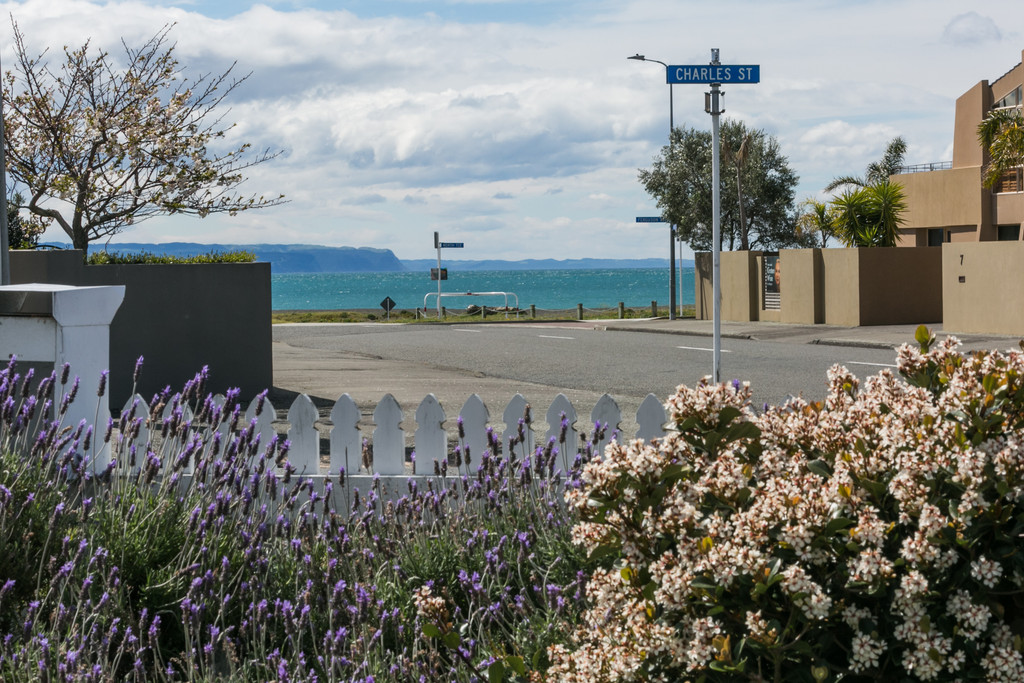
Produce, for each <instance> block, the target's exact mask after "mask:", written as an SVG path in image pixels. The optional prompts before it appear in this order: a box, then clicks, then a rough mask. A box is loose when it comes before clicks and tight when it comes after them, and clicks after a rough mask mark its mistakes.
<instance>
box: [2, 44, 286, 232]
mask: <svg viewBox="0 0 1024 683" xmlns="http://www.w3.org/2000/svg"><path fill="white" fill-rule="evenodd" d="M170 28H171V27H170V26H165V27H164V28H163V29H161V30H160V31H159V32H158V33H156V34H155V35H154V36H153V37H152V38H150V39H149V40H148V41H146V42H145V43H144V44H143V45H142V46H141V47H138V48H133V47H130V46H128V45H127V44H123V45H124V50H125V58H126V61H125V64H126V66H125V67H124V68H120V67H119V66H118V65H117V64H116V62H115V60H113V59H112V58H111V57H110V55H109V54H108V53H107V52H102V51H101V52H93V51H91V50H90V44H89V42H88V41H87V42H86V43H85V44H84V45H82V46H81V47H79V48H77V49H74V50H72V49H69V48H67V47H65V48H64V59H63V63H62V64H61V68H60V70H59V71H52V70H51V69H50V68H49V67H48V65H47V63H46V62H45V61H44V58H45V56H46V53H45V52H43V53H42V54H40V55H39V56H37V57H32V56H30V54H29V53H28V50H27V48H26V46H25V40H24V35H23V34H22V33H21V32H20V31H19V30H18V27H17V25H16V24H15V25H14V44H15V67H14V70H13V71H9V72H7V73H6V75H5V78H4V88H3V104H4V144H5V146H6V152H7V164H8V169H7V170H8V173H9V174H10V177H11V178H12V179H13V181H14V183H15V185H16V186H20V187H21V188H22V189H23V190H24V196H25V197H26V198H27V201H25V202H24V204H23V205H22V206H19V208H25V209H27V210H28V211H29V212H30V213H31V214H32V215H34V216H37V217H38V218H39V219H41V220H43V221H45V222H47V223H49V222H54V221H55V222H56V223H57V224H58V225H59V226H60V227H61V228H62V229H63V230H64V232H66V233H67V234H68V236H69V237H70V238H71V241H72V243H73V244H74V246H75V248H76V249H83V250H87V249H88V246H89V243H90V242H92V241H94V240H98V239H103V238H106V237H110V236H112V235H115V234H117V233H119V232H121V231H122V230H124V229H126V228H128V227H129V226H131V225H133V224H134V223H138V222H140V221H143V220H145V219H147V218H151V217H153V216H159V215H166V214H178V213H180V214H193V215H197V216H200V217H203V216H207V215H209V214H211V213H228V214H232V215H234V214H236V213H237V212H239V211H244V210H246V209H256V208H264V207H268V206H274V205H277V204H280V203H281V202H282V201H283V196H277V197H273V198H270V199H267V198H264V197H262V196H256V195H252V196H246V195H242V194H239V193H237V192H236V188H237V187H238V186H239V185H240V184H241V183H242V182H243V181H244V180H245V176H244V175H243V171H244V170H245V169H247V168H250V167H252V166H255V165H257V164H261V163H263V162H265V161H268V160H270V159H272V158H274V157H275V156H277V153H272V152H270V151H269V150H268V151H264V152H262V153H260V154H256V155H255V156H251V157H249V156H247V155H246V153H247V152H248V150H249V148H250V145H248V144H243V145H241V146H240V147H237V148H228V149H227V151H224V152H218V151H215V150H214V149H213V148H214V147H215V145H217V144H218V143H219V142H220V141H221V140H222V139H223V138H224V137H225V134H226V133H227V131H228V130H230V126H228V127H222V125H221V124H222V122H221V116H220V115H219V114H216V113H215V110H216V108H217V106H218V105H220V104H221V103H222V101H223V100H224V98H225V97H227V95H229V94H230V93H231V92H232V91H233V90H234V89H235V88H236V87H238V85H239V84H241V83H242V82H243V81H245V78H246V77H242V78H232V76H231V73H232V70H233V66H234V65H232V68H229V69H228V70H227V71H226V72H224V73H223V74H221V75H219V76H210V75H204V76H201V77H199V78H198V79H195V80H189V79H186V78H184V76H183V73H182V69H181V67H179V65H178V61H177V60H176V59H175V57H174V46H173V45H168V43H167V41H168V34H169V32H170Z"/></svg>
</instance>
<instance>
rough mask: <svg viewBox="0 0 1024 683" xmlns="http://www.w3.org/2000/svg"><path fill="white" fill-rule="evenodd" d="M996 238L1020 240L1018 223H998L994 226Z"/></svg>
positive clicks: (1004, 240) (1012, 240) (1005, 240)
mask: <svg viewBox="0 0 1024 683" xmlns="http://www.w3.org/2000/svg"><path fill="white" fill-rule="evenodd" d="M996 230H997V233H996V239H997V240H999V241H1000V242H1017V241H1018V240H1020V226H1019V225H1000V226H997V227H996Z"/></svg>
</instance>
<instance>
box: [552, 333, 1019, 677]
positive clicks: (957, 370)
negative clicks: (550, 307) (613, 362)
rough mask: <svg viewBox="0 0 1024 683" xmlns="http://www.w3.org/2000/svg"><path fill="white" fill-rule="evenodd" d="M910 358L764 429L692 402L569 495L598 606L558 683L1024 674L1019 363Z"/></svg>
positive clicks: (689, 391)
mask: <svg viewBox="0 0 1024 683" xmlns="http://www.w3.org/2000/svg"><path fill="white" fill-rule="evenodd" d="M918 337H919V339H918V340H919V342H920V348H915V347H911V346H907V345H905V346H903V347H902V348H901V349H900V350H899V358H898V363H899V365H898V367H899V371H900V373H901V374H902V375H903V378H904V379H903V380H901V379H900V378H898V377H896V376H895V375H893V374H892V373H891V372H889V371H883V372H882V373H880V374H879V375H878V376H877V377H872V378H869V379H868V380H867V381H866V382H865V383H864V385H863V386H861V384H860V382H859V381H858V380H857V379H856V378H855V377H854V376H853V375H851V374H850V373H849V372H848V371H847V370H846V369H845V368H842V367H834V368H833V369H832V370H831V371H830V373H829V378H830V384H829V394H828V398H827V399H826V400H825V401H824V402H823V403H808V402H806V401H803V400H801V399H792V400H791V401H789V402H788V403H787V404H786V405H784V406H781V407H778V408H767V407H766V410H765V412H764V413H762V414H756V413H755V412H754V411H752V410H751V408H750V406H749V400H750V390H749V388H748V387H746V386H745V385H742V384H740V383H739V382H734V383H733V384H724V385H714V384H711V383H709V382H707V381H705V382H703V383H701V384H699V385H698V386H696V387H694V388H687V387H680V390H679V392H678V393H677V394H676V395H675V396H674V397H672V398H671V399H670V400H669V409H670V413H671V417H672V421H673V422H674V423H675V426H676V430H675V432H674V433H672V434H671V435H669V436H668V437H666V438H665V439H663V440H661V441H660V442H658V443H655V444H643V443H640V442H636V443H633V444H629V445H613V446H611V447H609V448H608V450H607V452H606V454H605V457H604V459H603V460H601V461H599V462H593V463H591V464H590V465H588V466H587V468H586V469H585V471H584V475H583V478H584V487H583V488H581V489H580V490H577V491H573V492H570V493H569V494H568V497H569V500H570V501H571V503H572V505H573V506H574V507H575V508H576V509H577V511H578V512H579V513H580V514H581V515H582V517H583V518H584V520H585V521H584V522H582V523H580V524H578V525H577V527H576V529H575V531H574V536H575V539H576V540H577V542H579V543H580V544H582V545H583V546H584V547H586V548H587V549H588V550H589V551H590V553H591V556H592V557H594V556H599V555H605V556H610V557H612V558H614V559H615V561H616V564H615V566H614V568H613V569H611V570H607V571H605V570H600V571H597V572H594V573H593V575H592V576H591V578H590V581H589V583H588V587H587V592H588V595H589V597H590V598H591V599H592V600H593V603H592V605H591V606H590V608H589V611H588V612H587V614H586V615H585V622H586V623H585V625H584V626H582V627H581V628H580V630H579V631H578V633H577V637H576V640H575V642H574V644H572V645H569V646H556V647H554V648H552V656H553V659H554V660H555V664H554V666H553V667H552V668H551V669H550V670H549V671H548V677H549V680H551V681H559V682H561V683H577V682H578V683H582V682H584V681H586V682H597V681H601V682H607V681H626V680H645V681H646V680H652V681H653V680H672V681H676V680H679V681H681V680H694V681H739V680H754V681H808V682H817V683H823V682H825V681H839V680H843V681H903V680H943V681H953V680H988V681H1021V680H1024V658H1022V656H1021V650H1022V636H1024V620H1022V619H1021V615H1022V614H1024V548H1022V546H1021V542H1020V539H1021V535H1022V534H1024V443H1022V439H1024V432H1022V431H1021V425H1022V424H1024V353H1021V352H1013V353H1006V354H1002V353H997V352H983V353H976V354H974V355H971V356H962V355H960V354H959V353H957V352H956V342H955V341H947V342H943V343H942V344H940V345H938V346H937V347H935V346H934V343H933V338H932V337H931V336H930V335H929V334H928V332H927V330H924V329H923V328H922V329H921V330H919V333H918Z"/></svg>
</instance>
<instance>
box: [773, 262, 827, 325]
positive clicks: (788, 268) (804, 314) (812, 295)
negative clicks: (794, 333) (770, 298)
mask: <svg viewBox="0 0 1024 683" xmlns="http://www.w3.org/2000/svg"><path fill="white" fill-rule="evenodd" d="M779 259H780V261H781V266H780V270H781V277H780V283H779V285H780V286H779V292H780V293H781V294H782V297H781V298H782V310H781V314H782V315H781V320H782V322H784V323H799V324H804V325H813V324H815V323H821V322H824V321H825V318H824V308H823V305H824V296H823V292H824V283H823V281H822V278H821V249H784V250H783V251H780V252H779Z"/></svg>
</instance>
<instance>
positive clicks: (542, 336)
mask: <svg viewBox="0 0 1024 683" xmlns="http://www.w3.org/2000/svg"><path fill="white" fill-rule="evenodd" d="M537 336H538V337H540V338H541V339H575V338H576V337H556V336H554V335H551V334H538V335H537Z"/></svg>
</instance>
